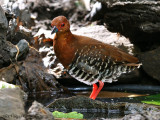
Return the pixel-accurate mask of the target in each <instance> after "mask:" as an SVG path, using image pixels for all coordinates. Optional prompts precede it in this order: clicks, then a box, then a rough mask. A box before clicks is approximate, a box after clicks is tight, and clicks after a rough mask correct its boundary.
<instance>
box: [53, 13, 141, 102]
mask: <svg viewBox="0 0 160 120" xmlns="http://www.w3.org/2000/svg"><path fill="white" fill-rule="evenodd" d="M51 26H52V31H51V34H54V33H55V38H54V40H53V41H54V43H53V46H54V51H55V55H56V56H57V58H58V59H59V61H60V62H61V63H62V65H63V66H64V68H65V69H66V70H67V72H68V73H69V74H70V75H71V76H72V77H73V78H75V79H76V80H78V81H80V82H83V83H85V84H87V85H93V88H92V92H91V95H90V98H91V99H93V100H95V99H96V97H97V96H98V94H99V92H100V91H101V89H102V88H103V86H104V82H107V83H112V82H113V81H117V78H118V77H119V76H120V75H121V74H123V73H128V72H131V71H133V70H134V69H135V68H138V67H139V66H140V65H141V64H140V63H139V60H138V58H137V57H134V56H132V55H130V54H128V53H125V52H123V51H122V50H121V49H119V48H117V47H114V46H112V45H109V44H106V43H103V42H100V41H98V40H96V39H93V38H89V37H86V36H80V35H75V34H72V32H71V31H70V23H69V21H68V20H67V18H66V17H65V16H58V17H55V18H54V19H53V20H52V21H51ZM97 83H99V85H98V86H97Z"/></svg>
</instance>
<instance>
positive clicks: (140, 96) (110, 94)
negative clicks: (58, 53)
mask: <svg viewBox="0 0 160 120" xmlns="http://www.w3.org/2000/svg"><path fill="white" fill-rule="evenodd" d="M144 88H147V87H144ZM148 88H149V87H148ZM68 89H69V90H71V91H72V92H73V93H74V94H75V95H83V96H87V97H88V96H89V95H90V93H91V89H92V88H91V87H84V86H83V87H70V88H68ZM156 90H157V89H155V90H153V91H150V88H149V89H148V90H147V89H146V90H140V91H139V92H138V91H136V90H135V91H134V92H133V90H126V91H125V92H122V90H121V91H120V92H118V91H106V89H105V88H104V89H103V91H101V92H100V93H99V95H98V97H97V99H96V100H99V101H102V102H108V103H111V104H113V105H115V107H113V106H112V107H110V106H108V109H107V110H98V109H91V110H87V109H72V110H66V109H52V108H49V110H50V111H51V112H53V111H54V110H58V111H60V112H72V111H77V112H79V113H82V114H83V115H84V118H85V119H101V118H105V119H106V118H110V119H120V118H122V117H124V116H125V115H128V114H130V113H132V111H131V110H130V109H126V108H125V107H124V106H123V105H122V106H121V107H120V108H119V107H118V108H117V107H116V105H119V104H120V105H121V104H122V103H124V104H125V103H140V104H141V101H142V100H144V99H145V96H147V95H150V94H155V93H158V92H159V91H156ZM71 96H72V95H69V96H68V95H65V94H59V95H58V96H57V95H56V94H55V93H54V92H47V91H46V92H41V93H34V94H33V93H32V94H30V96H29V102H28V103H31V102H32V101H33V100H35V99H36V100H37V101H39V102H40V103H43V104H44V105H45V106H47V105H48V104H50V103H52V102H53V101H54V100H55V99H58V98H64V97H66V98H67V97H71ZM28 106H29V104H28ZM135 107H136V106H135Z"/></svg>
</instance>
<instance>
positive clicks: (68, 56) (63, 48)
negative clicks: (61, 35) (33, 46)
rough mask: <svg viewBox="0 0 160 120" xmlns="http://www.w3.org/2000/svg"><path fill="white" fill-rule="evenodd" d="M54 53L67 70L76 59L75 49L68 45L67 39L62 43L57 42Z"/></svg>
mask: <svg viewBox="0 0 160 120" xmlns="http://www.w3.org/2000/svg"><path fill="white" fill-rule="evenodd" d="M54 51H55V54H56V56H57V58H58V59H59V60H60V62H61V63H62V65H63V66H64V67H65V68H67V67H68V65H69V64H70V63H71V61H72V59H73V57H74V51H75V49H74V47H73V46H72V45H71V44H68V43H67V42H66V41H65V39H63V40H61V41H59V40H56V42H55V45H54Z"/></svg>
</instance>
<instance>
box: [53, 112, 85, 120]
mask: <svg viewBox="0 0 160 120" xmlns="http://www.w3.org/2000/svg"><path fill="white" fill-rule="evenodd" d="M52 115H53V116H54V117H55V118H73V119H83V114H81V113H77V112H70V113H63V112H58V111H54V112H53V113H52Z"/></svg>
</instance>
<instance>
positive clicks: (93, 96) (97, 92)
mask: <svg viewBox="0 0 160 120" xmlns="http://www.w3.org/2000/svg"><path fill="white" fill-rule="evenodd" d="M98 82H99V87H97V85H96V84H93V90H92V93H91V95H90V98H91V99H93V100H95V99H96V97H97V95H98V94H99V92H100V91H101V89H102V88H103V86H104V83H103V82H102V81H100V80H99V81H98Z"/></svg>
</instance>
